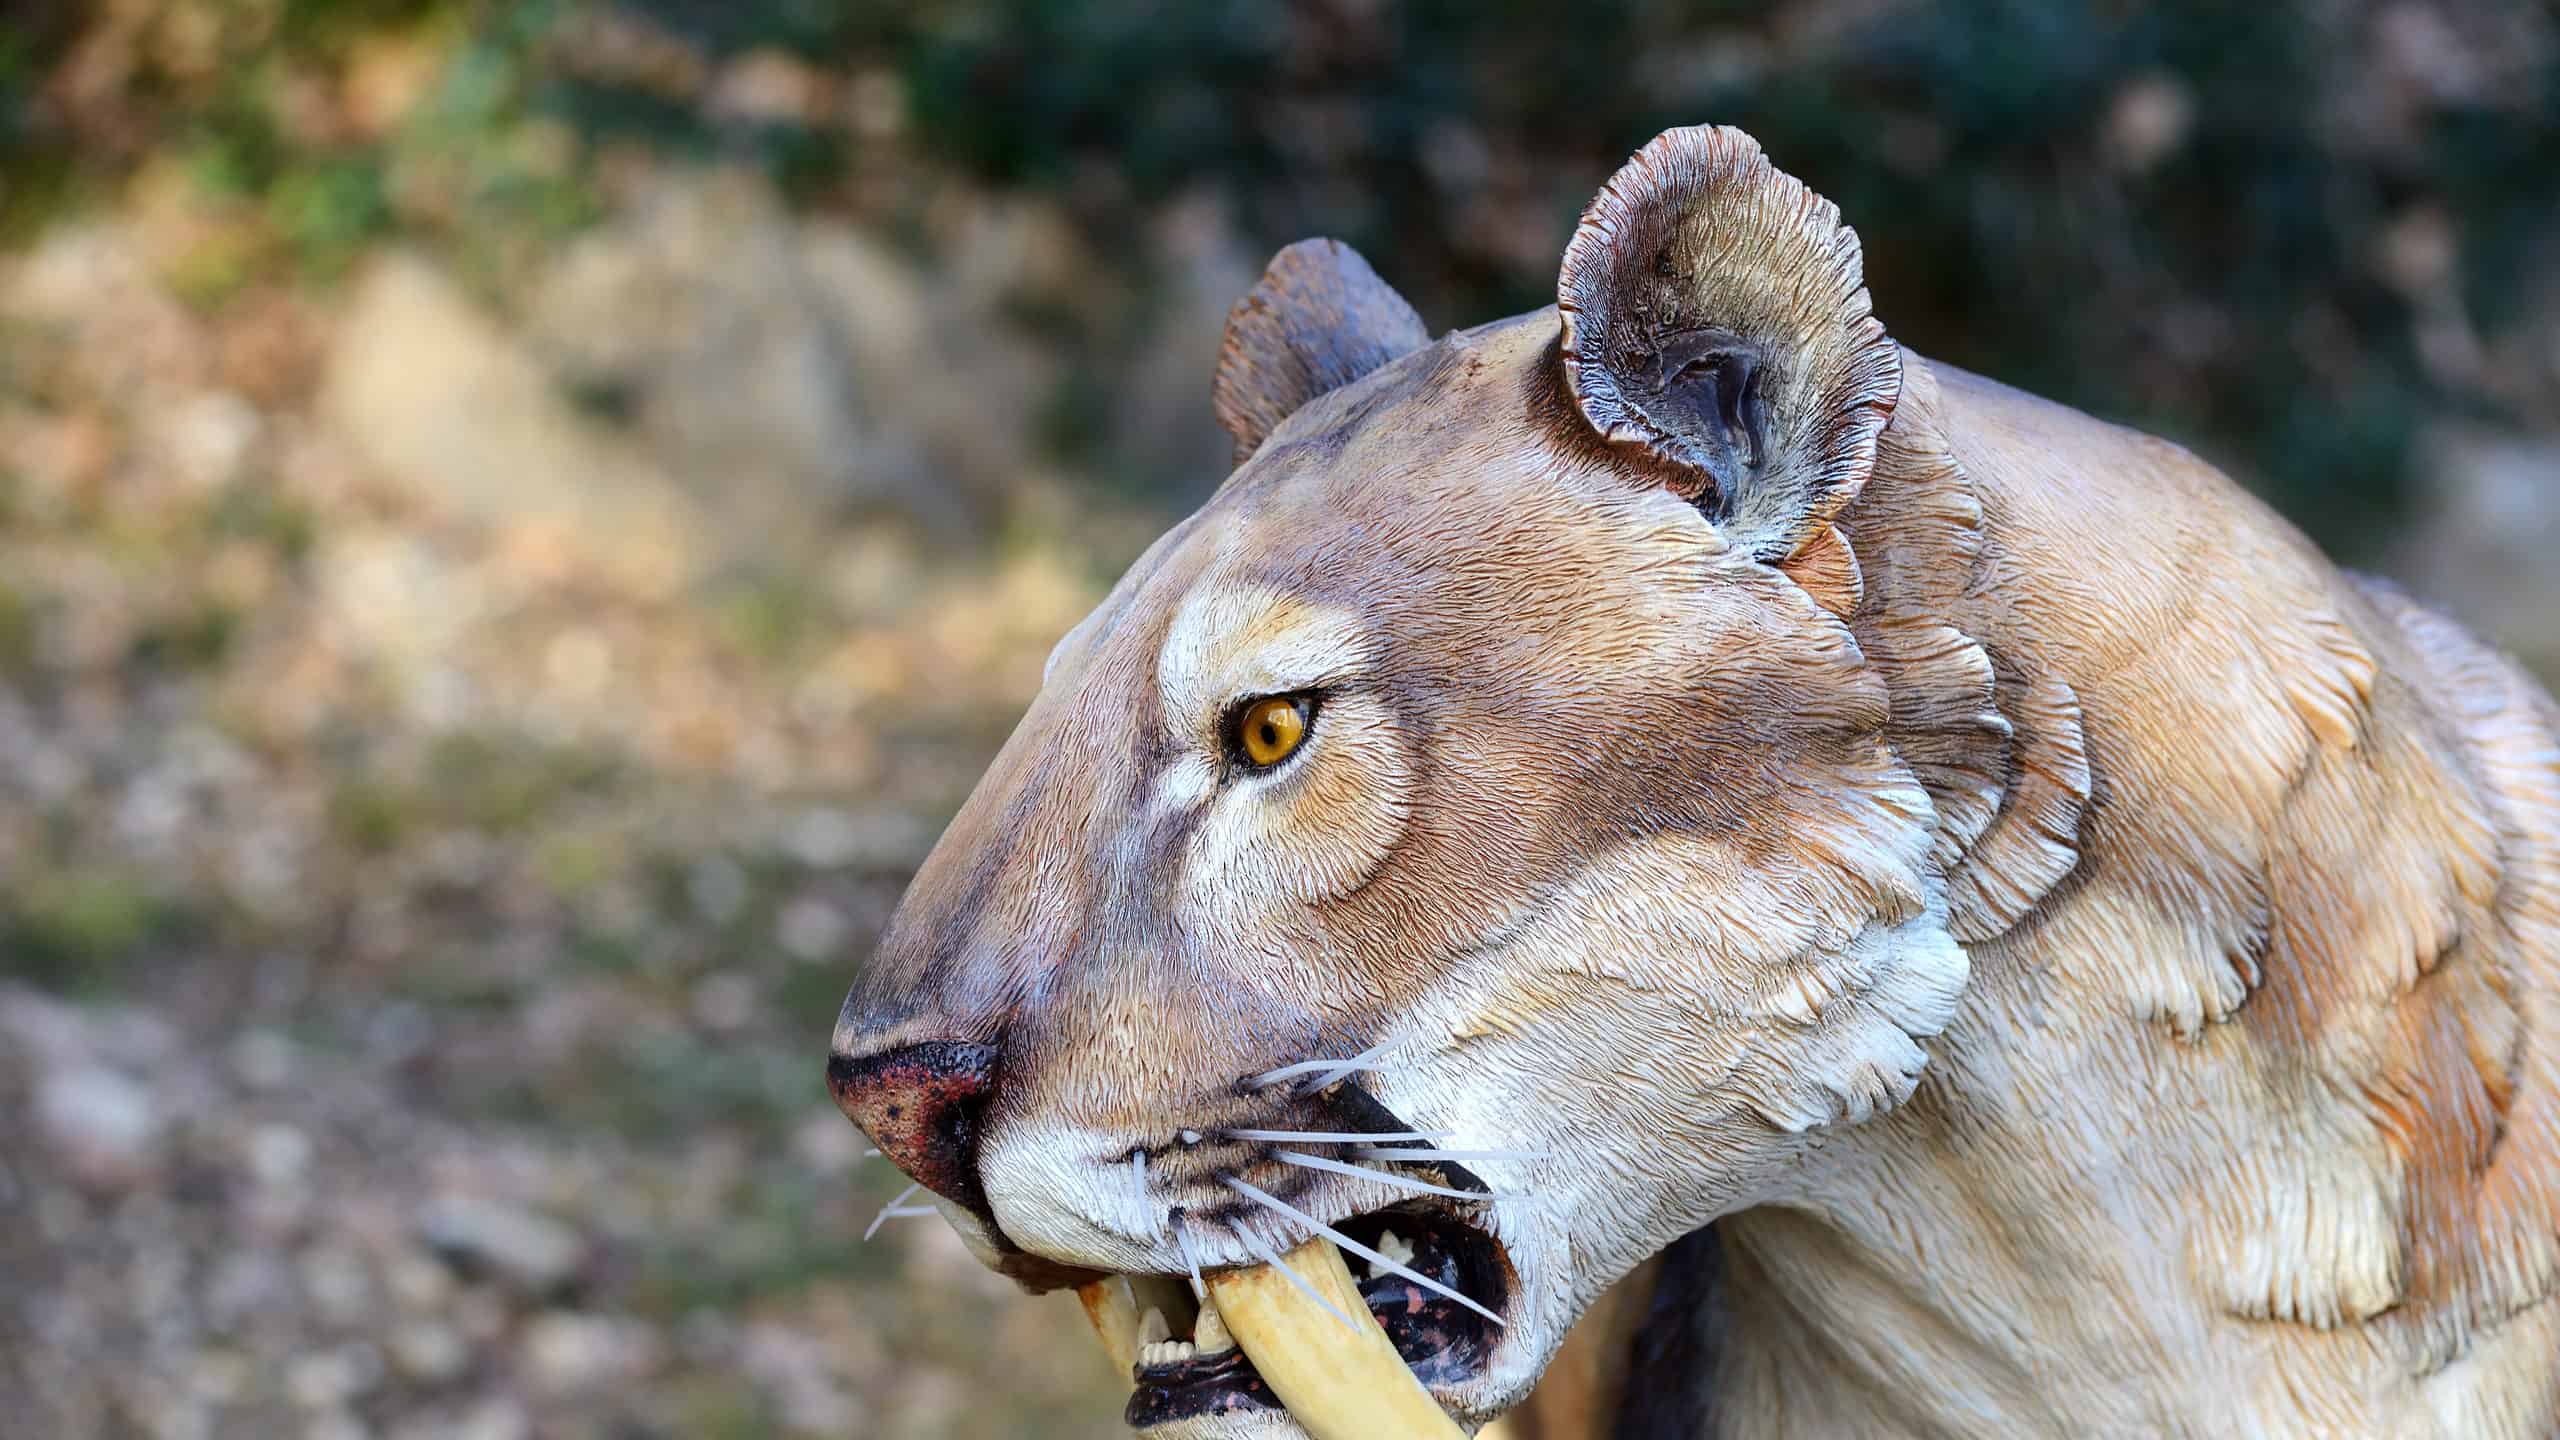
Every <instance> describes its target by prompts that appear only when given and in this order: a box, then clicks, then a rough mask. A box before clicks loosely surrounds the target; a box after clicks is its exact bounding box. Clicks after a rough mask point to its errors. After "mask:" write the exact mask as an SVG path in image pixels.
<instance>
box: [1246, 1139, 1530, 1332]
mask: <svg viewBox="0 0 2560 1440" xmlns="http://www.w3.org/2000/svg"><path fill="white" fill-rule="evenodd" d="M1218 1178H1219V1179H1220V1180H1223V1181H1225V1182H1226V1186H1227V1188H1228V1189H1230V1190H1233V1191H1235V1192H1236V1193H1237V1194H1239V1195H1242V1196H1243V1197H1245V1198H1246V1199H1248V1200H1251V1201H1254V1202H1255V1203H1257V1204H1260V1205H1265V1206H1268V1207H1270V1208H1271V1209H1273V1210H1277V1211H1279V1212H1280V1213H1281V1214H1283V1215H1286V1216H1289V1217H1290V1218H1291V1219H1294V1220H1296V1221H1297V1222H1298V1223H1299V1224H1301V1225H1304V1226H1307V1227H1308V1228H1309V1229H1312V1230H1314V1231H1315V1232H1316V1233H1317V1234H1319V1235H1322V1236H1323V1237H1324V1238H1326V1239H1327V1240H1330V1241H1332V1242H1333V1243H1334V1244H1336V1245H1339V1246H1341V1247H1342V1248H1343V1249H1345V1250H1348V1251H1350V1252H1351V1253H1352V1254H1354V1255H1357V1256H1359V1257H1360V1258H1361V1259H1363V1260H1366V1261H1368V1262H1369V1263H1370V1264H1372V1265H1375V1266H1377V1267H1378V1268H1379V1269H1381V1270H1385V1271H1387V1272H1389V1273H1391V1274H1395V1275H1401V1276H1403V1277H1404V1278H1405V1279H1407V1280H1410V1281H1412V1282H1413V1283H1414V1284H1416V1285H1419V1286H1421V1287H1422V1288H1423V1289H1425V1290H1429V1291H1431V1292H1432V1293H1434V1294H1438V1295H1446V1296H1448V1297H1449V1298H1450V1299H1452V1300H1455V1301H1457V1302H1458V1303H1459V1304H1461V1305H1464V1306H1466V1307H1467V1308H1468V1309H1470V1310H1473V1311H1474V1312H1476V1313H1477V1314H1479V1315H1481V1316H1483V1317H1484V1318H1486V1319H1487V1320H1490V1321H1492V1322H1493V1323H1494V1324H1496V1325H1502V1324H1503V1319H1502V1317H1501V1316H1499V1315H1496V1314H1494V1313H1493V1312H1492V1311H1491V1310H1488V1309H1486V1308H1485V1307H1484V1306H1482V1305H1479V1304H1477V1303H1476V1302H1475V1301H1474V1300H1471V1299H1469V1298H1468V1297H1466V1296H1464V1295H1461V1294H1459V1293H1458V1292H1457V1291H1455V1290H1453V1289H1451V1288H1449V1287H1448V1286H1446V1285H1443V1284H1441V1283H1440V1282H1439V1281H1437V1280H1434V1279H1432V1278H1431V1277H1430V1276H1428V1275H1425V1274H1422V1273H1421V1272H1419V1271H1417V1270H1414V1269H1412V1268H1410V1267H1408V1266H1404V1265H1399V1264H1397V1263H1396V1262H1395V1261H1393V1260H1390V1259H1388V1258H1387V1257H1386V1256H1384V1255H1381V1254H1379V1253H1378V1252H1377V1251H1375V1250H1372V1249H1370V1248H1369V1247H1368V1246H1366V1245H1363V1244H1361V1243H1360V1242H1359V1241H1357V1240H1354V1239H1352V1238H1351V1237H1350V1236H1348V1235H1345V1234H1343V1233H1342V1232H1341V1231H1339V1230H1336V1229H1334V1228H1333V1227H1332V1226H1330V1225H1327V1224H1326V1223H1324V1222H1323V1221H1321V1220H1318V1219H1317V1218H1316V1217H1314V1216H1313V1215H1310V1214H1308V1213H1307V1212H1306V1211H1304V1210H1301V1209H1299V1208H1298V1207H1297V1206H1295V1205H1292V1204H1290V1203H1289V1202H1288V1201H1286V1200H1283V1199H1281V1198H1280V1197H1279V1196H1277V1195H1274V1194H1272V1193H1270V1192H1269V1191H1267V1190H1264V1189H1262V1188H1261V1187H1260V1186H1257V1185H1252V1184H1248V1183H1247V1182H1245V1181H1242V1180H1239V1179H1237V1178H1236V1177H1234V1176H1233V1175H1221V1176H1219V1177H1218ZM1504 1328H1506V1329H1507V1328H1509V1327H1508V1326H1505V1327H1504Z"/></svg>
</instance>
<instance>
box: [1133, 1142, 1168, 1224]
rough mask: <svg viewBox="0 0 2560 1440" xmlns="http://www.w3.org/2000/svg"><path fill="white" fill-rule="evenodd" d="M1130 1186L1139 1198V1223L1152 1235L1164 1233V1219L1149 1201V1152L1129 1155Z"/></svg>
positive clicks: (1142, 1151)
mask: <svg viewBox="0 0 2560 1440" xmlns="http://www.w3.org/2000/svg"><path fill="white" fill-rule="evenodd" d="M1129 1188H1130V1190H1131V1192H1132V1193H1134V1194H1135V1195H1136V1196H1137V1198H1138V1224H1139V1226H1140V1227H1141V1228H1142V1229H1144V1230H1145V1231H1146V1233H1147V1234H1150V1235H1162V1234H1163V1233H1164V1221H1163V1219H1162V1218H1161V1217H1159V1216H1158V1215H1157V1214H1156V1213H1155V1207H1154V1206H1152V1205H1149V1204H1148V1203H1147V1152H1146V1151H1144V1150H1141V1151H1139V1152H1137V1153H1136V1154H1134V1155H1132V1156H1130V1157H1129Z"/></svg>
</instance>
